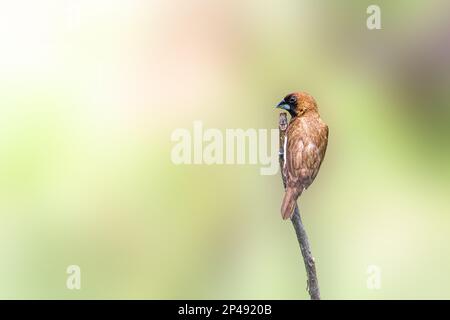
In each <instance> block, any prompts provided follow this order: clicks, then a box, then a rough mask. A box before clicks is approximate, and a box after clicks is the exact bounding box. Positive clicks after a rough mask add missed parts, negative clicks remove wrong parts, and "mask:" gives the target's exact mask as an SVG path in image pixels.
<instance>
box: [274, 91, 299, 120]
mask: <svg viewBox="0 0 450 320" xmlns="http://www.w3.org/2000/svg"><path fill="white" fill-rule="evenodd" d="M297 100H298V99H297V96H296V95H295V94H288V95H287V96H286V97H285V98H284V99H283V100H281V102H280V103H279V104H278V105H277V108H280V109H284V110H286V111H287V112H289V113H290V115H291V116H292V117H295V116H296V115H297V107H298V103H297V102H298V101H297Z"/></svg>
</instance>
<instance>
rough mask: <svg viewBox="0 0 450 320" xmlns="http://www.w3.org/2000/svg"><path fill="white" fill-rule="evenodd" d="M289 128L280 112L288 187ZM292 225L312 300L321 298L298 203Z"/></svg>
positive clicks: (281, 154) (282, 175)
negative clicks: (287, 148)
mask: <svg viewBox="0 0 450 320" xmlns="http://www.w3.org/2000/svg"><path fill="white" fill-rule="evenodd" d="M287 128H288V121H287V114H286V113H285V112H282V113H280V118H279V121H278V129H279V130H280V152H279V160H280V169H281V178H282V179H283V186H284V188H286V176H285V173H284V170H283V168H284V154H285V150H284V140H285V137H286V132H287ZM291 221H292V225H293V226H294V229H295V233H296V235H297V240H298V243H299V245H300V250H301V252H302V256H303V261H304V262H305V268H306V275H307V277H308V280H307V290H308V292H309V295H310V296H311V300H320V291H319V281H318V280H317V273H316V264H315V261H314V257H313V256H312V254H311V248H310V246H309V240H308V236H307V234H306V230H305V227H304V226H303V223H302V219H301V217H300V212H299V210H298V205H295V210H294V214H293V215H292V218H291Z"/></svg>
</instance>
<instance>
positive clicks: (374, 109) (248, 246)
mask: <svg viewBox="0 0 450 320" xmlns="http://www.w3.org/2000/svg"><path fill="white" fill-rule="evenodd" d="M370 4H378V5H380V7H381V10H382V11H381V18H382V30H374V31H369V30H368V29H367V28H366V18H367V16H368V15H367V14H366V8H367V7H368V5H370ZM448 12H449V4H448V1H424V0H423V1H409V0H408V1H407V0H403V1H331V0H330V1H298V0H292V1H257V0H249V1H228V2H225V1H181V0H179V1H162V0H152V1H118V0H111V1H110V0H108V1H107V0H101V1H98V0H96V1H87V0H80V1H75V0H73V1H60V0H57V1H56V0H55V1H52V0H43V1H31V0H30V1H24V0H18V1H2V2H1V3H0V298H26V299H29V298H44V299H47V298H62V299H79V298H106V299H109V298H126V299H131V298H138V299H153V298H157V299H161V298H192V299H197V298H198V299H209V298H213V299H222V298H225V299H226V298H238V299H241V298H246V299H247V298H248V299H260V298H261V299H285V298H287V299H306V298H308V295H307V292H306V290H305V288H306V278H305V272H304V266H303V262H302V260H301V258H300V251H299V248H298V244H297V242H296V239H295V234H294V231H293V229H292V226H291V225H290V223H289V222H283V221H282V220H281V218H280V213H279V208H280V202H281V198H282V192H283V191H282V187H281V181H280V177H279V175H274V176H261V175H260V174H259V166H255V165H241V166H237V165H236V166H232V165H211V166H207V165H196V166H194V165H191V166H189V165H181V166H176V165H174V164H173V163H172V162H171V160H170V152H171V149H172V147H173V145H174V143H172V142H171V141H170V135H171V133H172V132H173V130H175V129H176V128H187V129H190V130H192V124H193V121H195V120H201V121H203V124H204V126H205V127H206V128H219V129H221V130H225V129H226V128H244V129H247V128H275V127H276V126H277V119H278V112H277V111H275V110H274V109H273V107H274V105H275V104H276V103H277V102H278V101H279V100H280V99H281V98H282V97H283V96H284V95H285V94H286V93H289V92H291V91H294V90H305V91H308V92H310V93H311V94H312V95H314V96H315V98H316V99H317V101H318V103H319V106H320V111H321V115H322V118H323V119H324V121H325V122H327V123H328V125H329V127H330V138H329V147H328V151H327V155H326V158H325V161H324V163H323V165H322V168H321V172H320V173H319V175H318V177H317V179H316V181H315V183H314V184H313V185H312V186H311V188H310V189H309V190H308V191H307V192H305V193H304V195H303V196H302V197H301V201H300V208H301V212H302V215H303V219H304V222H305V225H306V228H307V230H308V232H309V235H310V241H311V245H312V249H313V253H314V256H315V258H316V262H317V269H318V275H319V280H320V287H321V291H322V297H323V298H326V299H336V298H342V299H350V298H356V299H381V298H384V299H394V298H395V299H398V298H450V255H449V251H450V232H449V231H450V216H449V208H450V198H449V191H450V148H449V146H450V142H449V138H450V108H449V98H450V97H449V96H450V91H449V84H450V63H449V56H450V50H449V49H448V43H449V41H448V39H449V34H450V24H449V23H448ZM72 264H75V265H79V266H80V267H81V290H78V291H77V290H68V289H67V288H66V278H67V274H66V268H67V266H68V265H72ZM370 265H376V266H379V268H380V269H381V288H380V289H379V290H370V289H368V288H367V285H366V282H367V277H368V274H367V268H368V267H369V266H370Z"/></svg>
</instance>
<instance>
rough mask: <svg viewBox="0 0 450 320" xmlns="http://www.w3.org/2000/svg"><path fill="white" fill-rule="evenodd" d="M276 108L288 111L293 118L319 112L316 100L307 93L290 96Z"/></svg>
mask: <svg viewBox="0 0 450 320" xmlns="http://www.w3.org/2000/svg"><path fill="white" fill-rule="evenodd" d="M276 107H277V108H280V109H284V110H286V111H287V112H289V113H290V115H291V116H292V117H300V116H302V115H304V114H307V113H309V112H317V111H318V109H317V103H316V100H315V99H314V98H313V96H311V95H310V94H308V93H306V92H295V93H291V94H288V95H287V96H286V97H284V99H283V100H281V102H280V103H279V104H278V105H277V106H276Z"/></svg>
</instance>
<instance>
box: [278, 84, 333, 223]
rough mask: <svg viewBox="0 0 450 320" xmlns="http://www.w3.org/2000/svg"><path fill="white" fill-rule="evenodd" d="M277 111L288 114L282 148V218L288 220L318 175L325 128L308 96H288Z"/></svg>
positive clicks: (326, 133) (326, 136)
mask: <svg viewBox="0 0 450 320" xmlns="http://www.w3.org/2000/svg"><path fill="white" fill-rule="evenodd" d="M277 108H281V109H284V110H287V111H288V112H289V114H290V115H291V120H290V121H289V126H288V129H287V134H286V137H285V140H284V148H283V149H284V167H283V175H284V176H285V177H286V192H285V194H284V199H283V203H282V205H281V216H282V217H283V219H287V218H290V217H291V216H292V214H293V212H294V208H295V204H296V203H297V199H298V197H299V196H300V195H301V194H302V192H303V191H304V190H305V189H307V188H308V187H309V186H310V185H311V183H312V182H313V181H314V179H315V177H316V175H317V173H318V172H319V168H320V165H321V163H322V160H323V158H324V156H325V151H326V149H327V144H328V126H327V125H326V124H325V123H324V122H323V121H322V119H320V115H319V109H318V108H317V103H316V100H315V99H314V98H313V97H312V96H311V95H310V94H308V93H305V92H296V93H292V94H289V95H287V96H286V97H285V98H284V99H283V100H282V101H281V102H280V103H279V104H278V105H277Z"/></svg>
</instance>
